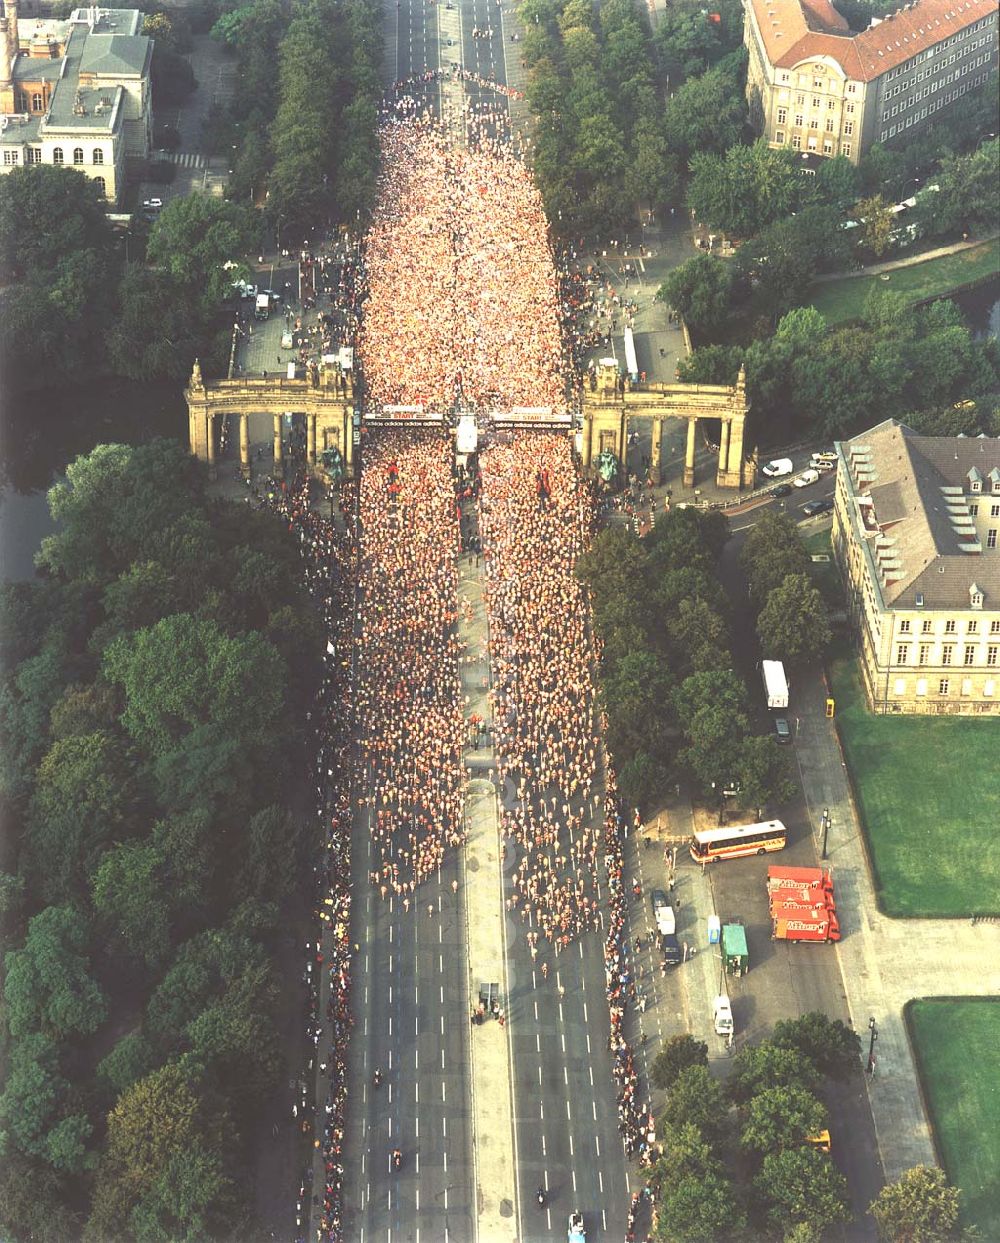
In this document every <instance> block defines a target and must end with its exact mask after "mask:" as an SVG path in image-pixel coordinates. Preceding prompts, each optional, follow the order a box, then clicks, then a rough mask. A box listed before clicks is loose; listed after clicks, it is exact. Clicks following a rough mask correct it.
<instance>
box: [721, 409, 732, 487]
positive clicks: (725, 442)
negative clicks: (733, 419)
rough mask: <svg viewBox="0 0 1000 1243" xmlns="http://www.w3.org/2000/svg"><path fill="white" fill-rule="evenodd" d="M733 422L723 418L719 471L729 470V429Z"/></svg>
mask: <svg viewBox="0 0 1000 1243" xmlns="http://www.w3.org/2000/svg"><path fill="white" fill-rule="evenodd" d="M730 427H731V424H730V422H729V420H728V419H723V420H722V431H721V433H720V435H719V473H720V474H721V473H723V472H725V471H728V470H729V431H730Z"/></svg>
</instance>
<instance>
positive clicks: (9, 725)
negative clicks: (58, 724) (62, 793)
mask: <svg viewBox="0 0 1000 1243" xmlns="http://www.w3.org/2000/svg"><path fill="white" fill-rule="evenodd" d="M68 665H69V660H68V658H67V655H66V652H65V650H64V647H63V644H62V643H60V642H58V641H53V642H49V643H47V644H46V646H45V647H44V648H43V649H42V651H40V652H39V653H38V654H37V655H34V656H29V657H28V658H27V659H25V660H24V661H22V662H21V664H20V665H19V666H18V668H17V672H16V674H15V675H14V677H13V678H12V680H11V681H10V682H7V683H0V737H2V740H3V746H2V747H0V789H2V790H3V793H4V794H5V795H6V796H7V797H8V798H10V799H12V800H20V799H22V798H23V797H24V796H25V795H26V794H27V793H28V791H29V789H30V787H31V780H32V776H33V770H34V768H35V766H36V765H37V763H38V760H39V757H40V756H41V755H42V754H43V753H44V751H45V747H46V743H47V741H48V736H49V714H50V712H51V711H52V708H53V707H54V705H55V704H56V703H57V701H58V699H59V695H60V693H61V691H62V687H63V685H64V684H65V679H66V677H67V667H68Z"/></svg>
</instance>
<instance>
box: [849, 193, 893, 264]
mask: <svg viewBox="0 0 1000 1243" xmlns="http://www.w3.org/2000/svg"><path fill="white" fill-rule="evenodd" d="M854 211H855V214H856V216H857V218H858V220H859V221H860V222H861V230H862V238H863V241H864V244H865V245H866V246H867V247H868V249H869V250H870V251H871V252H872V254H873V255H874V256H875V258H876V259H880V258H881V257H882V255H884V254H885V252H886V251H887V250H888V249H889V244H890V242H891V240H892V230H893V226H894V223H895V218H894V216H893V214H892V210H891V206H890V204H888V203H887V202H886V201H885V200H884V199H883V198H882V196H881V194H876V195H874V196H873V197H872V198H868V199H861V200H860V202H859V203H858V204H857V206H856V207H855V209H854Z"/></svg>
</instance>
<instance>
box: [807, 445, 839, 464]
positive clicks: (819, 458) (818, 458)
mask: <svg viewBox="0 0 1000 1243" xmlns="http://www.w3.org/2000/svg"><path fill="white" fill-rule="evenodd" d="M820 462H828V463H829V464H830V465H831V466H836V465H837V455H836V453H834V452H833V451H832V450H831V449H824V450H823V452H822V453H814V454H813V455H812V457H811V458H810V459H809V465H810V466H816V467H818V466H819V464H820Z"/></svg>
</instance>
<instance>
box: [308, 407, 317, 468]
mask: <svg viewBox="0 0 1000 1243" xmlns="http://www.w3.org/2000/svg"><path fill="white" fill-rule="evenodd" d="M306 465H308V466H315V465H316V416H315V414H313V413H312V412H311V411H308V410H307V411H306Z"/></svg>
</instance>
